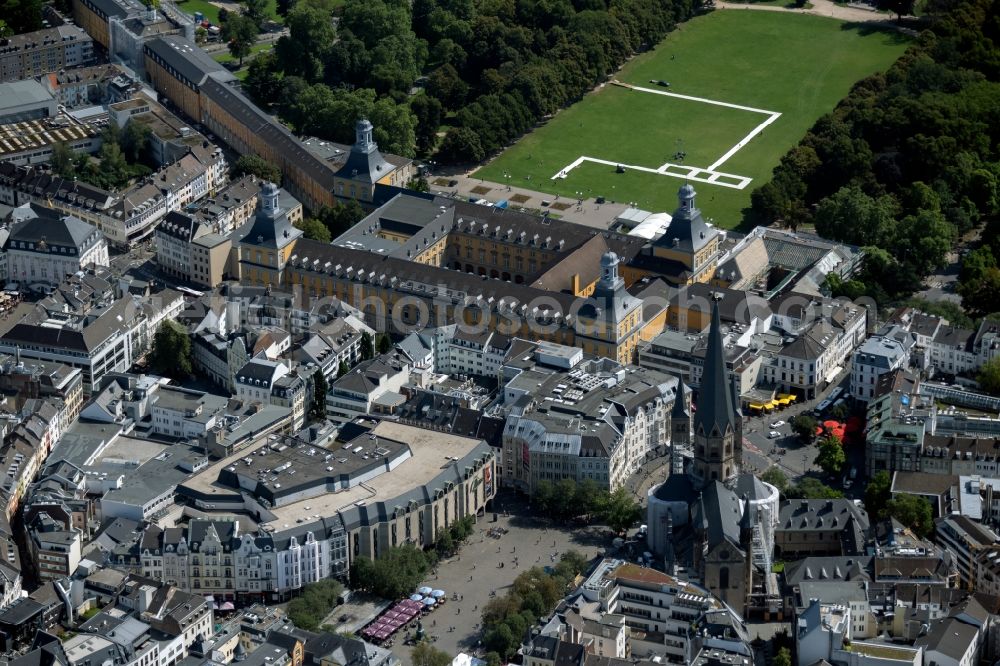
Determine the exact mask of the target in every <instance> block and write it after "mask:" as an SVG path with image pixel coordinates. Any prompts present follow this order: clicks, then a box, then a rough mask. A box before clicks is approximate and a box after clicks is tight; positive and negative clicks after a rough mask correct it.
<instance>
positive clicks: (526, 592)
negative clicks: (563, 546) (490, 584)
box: [483, 550, 587, 660]
mask: <svg viewBox="0 0 1000 666" xmlns="http://www.w3.org/2000/svg"><path fill="white" fill-rule="evenodd" d="M586 568H587V560H586V559H585V558H584V557H583V556H582V555H580V554H579V553H577V552H576V551H573V550H570V551H567V552H566V553H563V555H562V557H560V559H559V562H558V563H557V564H556V565H555V566H554V567H552V568H551V569H549V568H548V567H546V568H545V569H542V568H541V567H532V568H531V569H528V570H527V571H525V572H524V573H522V574H521V575H519V576H518V577H517V578H515V579H514V584H513V585H511V587H510V589H509V590H508V591H507V593H506V594H505V595H503V596H502V597H497V598H495V599H491V600H490V602H489V603H487V604H486V606H485V607H484V608H483V647H485V648H486V649H487V650H488V651H490V652H495V653H497V655H498V656H499V657H500V659H501V660H508V659H510V658H511V657H512V656H513V655H514V653H515V652H517V649H518V648H519V647H520V645H521V639H522V637H523V636H524V634H525V631H526V630H527V629H528V628H530V627H531V626H532V625H534V624H535V621H536V620H538V619H539V618H541V617H544V616H546V615H548V614H549V613H550V612H551V611H552V609H553V608H554V607H555V605H556V603H558V602H559V600H560V599H561V598H562V597H563V595H564V594H566V592H567V591H568V586H569V584H570V583H571V582H572V581H573V579H574V578H575V577H576V576H577V575H578V574H581V573H584V572H585V570H586Z"/></svg>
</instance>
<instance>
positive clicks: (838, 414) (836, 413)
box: [830, 402, 851, 421]
mask: <svg viewBox="0 0 1000 666" xmlns="http://www.w3.org/2000/svg"><path fill="white" fill-rule="evenodd" d="M850 415H851V408H850V407H848V406H847V403H846V402H842V403H840V404H839V405H834V406H833V407H831V408H830V416H831V417H833V418H834V419H837V420H838V421H843V420H844V419H846V418H847V417H848V416H850Z"/></svg>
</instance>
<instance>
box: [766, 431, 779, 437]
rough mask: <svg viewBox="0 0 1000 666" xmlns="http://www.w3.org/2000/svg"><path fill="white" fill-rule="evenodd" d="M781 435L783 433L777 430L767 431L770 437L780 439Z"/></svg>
mask: <svg viewBox="0 0 1000 666" xmlns="http://www.w3.org/2000/svg"><path fill="white" fill-rule="evenodd" d="M779 437H781V433H780V432H778V431H777V430H772V431H771V432H769V433H767V438H768V439H778V438H779Z"/></svg>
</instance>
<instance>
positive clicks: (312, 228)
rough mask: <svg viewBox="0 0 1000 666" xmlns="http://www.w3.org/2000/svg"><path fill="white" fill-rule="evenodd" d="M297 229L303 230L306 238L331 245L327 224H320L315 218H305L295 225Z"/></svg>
mask: <svg viewBox="0 0 1000 666" xmlns="http://www.w3.org/2000/svg"><path fill="white" fill-rule="evenodd" d="M295 227H296V228H297V229H301V230H302V232H303V235H304V236H305V237H306V238H309V239H312V240H316V241H319V242H321V243H329V242H330V239H331V236H330V229H329V228H327V226H326V225H325V224H323V223H322V222H320V221H319V220H317V219H316V218H314V217H304V218H302V220H300V221H299V222H296V223H295Z"/></svg>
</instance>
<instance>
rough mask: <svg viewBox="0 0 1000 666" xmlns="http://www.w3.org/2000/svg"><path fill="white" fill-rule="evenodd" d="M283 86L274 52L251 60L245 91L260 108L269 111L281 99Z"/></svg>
mask: <svg viewBox="0 0 1000 666" xmlns="http://www.w3.org/2000/svg"><path fill="white" fill-rule="evenodd" d="M300 80H301V79H300ZM304 83H305V82H303V84H304ZM282 84H283V81H282V78H281V71H280V70H279V69H278V57H277V56H276V55H275V54H274V51H265V52H263V53H258V54H257V55H256V56H254V58H253V59H252V60H250V64H249V66H247V77H246V79H244V80H243V90H244V91H246V93H247V94H248V95H250V97H251V98H252V99H253V100H254V101H255V102H257V104H258V105H259V106H261V107H263V108H265V109H267V108H270V106H271V105H272V104H274V103H275V102H277V101H278V100H279V99H280V97H281V89H282Z"/></svg>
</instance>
